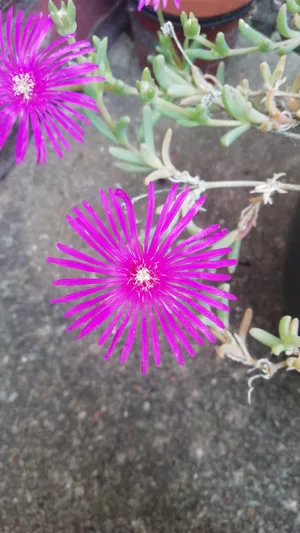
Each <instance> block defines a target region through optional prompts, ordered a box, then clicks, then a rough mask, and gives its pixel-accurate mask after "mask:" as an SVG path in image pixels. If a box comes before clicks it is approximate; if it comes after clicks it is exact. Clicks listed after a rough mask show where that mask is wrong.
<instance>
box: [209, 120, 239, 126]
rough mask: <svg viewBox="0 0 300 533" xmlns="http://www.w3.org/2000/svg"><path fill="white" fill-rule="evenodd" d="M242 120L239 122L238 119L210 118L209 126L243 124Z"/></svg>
mask: <svg viewBox="0 0 300 533" xmlns="http://www.w3.org/2000/svg"><path fill="white" fill-rule="evenodd" d="M241 124H242V123H241V122H239V121H238V120H222V119H217V118H209V120H208V122H207V126H212V127H217V128H218V127H221V128H223V127H225V128H227V127H229V128H230V127H236V126H241Z"/></svg>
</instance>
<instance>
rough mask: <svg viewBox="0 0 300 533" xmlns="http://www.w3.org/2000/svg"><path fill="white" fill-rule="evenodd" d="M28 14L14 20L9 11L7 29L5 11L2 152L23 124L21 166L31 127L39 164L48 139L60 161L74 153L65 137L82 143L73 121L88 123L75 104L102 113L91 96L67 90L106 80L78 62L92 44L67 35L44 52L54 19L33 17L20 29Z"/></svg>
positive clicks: (0, 52) (0, 71) (0, 35)
mask: <svg viewBox="0 0 300 533" xmlns="http://www.w3.org/2000/svg"><path fill="white" fill-rule="evenodd" d="M23 15H24V14H23V12H22V11H19V13H18V14H17V16H16V19H15V22H13V9H12V8H10V9H9V10H8V13H7V18H6V23H5V28H4V30H3V29H2V28H3V23H2V14H1V12H0V150H1V149H2V148H3V146H4V143H5V142H6V140H7V138H8V136H9V134H10V132H11V130H12V128H13V126H14V125H15V124H17V123H18V134H17V140H16V153H15V159H16V163H17V164H18V163H21V162H22V161H23V159H24V157H25V155H26V152H27V147H28V137H29V131H30V129H31V130H32V133H33V139H34V144H35V148H36V159H37V163H40V162H42V163H45V162H46V155H47V154H46V144H45V137H47V138H48V140H49V141H50V144H51V145H52V147H53V148H54V150H55V152H56V153H57V155H58V156H59V157H62V156H63V149H65V150H69V143H68V141H67V139H66V133H68V134H69V135H71V137H73V138H74V139H75V140H76V141H78V142H83V135H84V132H83V129H82V128H81V127H80V126H79V125H78V123H77V121H76V120H74V118H75V119H80V120H82V121H83V122H85V123H89V121H88V120H87V118H86V117H85V116H84V115H83V114H82V113H81V112H79V111H78V110H77V109H76V108H74V105H75V107H76V106H81V107H83V108H88V109H92V110H94V111H97V106H96V104H95V101H94V100H93V99H92V98H91V97H89V96H86V95H83V94H77V93H75V92H71V91H68V90H64V87H66V86H70V85H73V84H76V85H81V84H86V83H91V82H95V81H97V82H99V81H101V80H102V81H103V79H102V78H100V77H99V76H93V77H92V76H87V75H88V74H90V73H91V72H93V71H95V69H96V68H97V65H94V64H92V63H90V62H86V61H83V62H80V63H76V61H75V60H76V59H77V58H78V57H81V56H83V55H84V54H87V53H89V52H91V51H93V47H92V46H91V45H90V43H89V42H88V41H78V42H74V44H68V37H62V38H59V39H58V40H56V41H55V42H53V43H52V44H51V45H49V46H47V47H46V48H43V43H44V41H45V39H46V37H47V36H48V35H49V31H50V30H51V29H52V27H53V22H52V21H51V19H50V17H49V16H43V15H42V13H34V14H32V15H31V16H30V17H29V18H28V20H27V22H26V24H25V26H24V29H21V26H22V20H23ZM69 38H70V36H69ZM71 62H72V63H71ZM72 115H73V116H72Z"/></svg>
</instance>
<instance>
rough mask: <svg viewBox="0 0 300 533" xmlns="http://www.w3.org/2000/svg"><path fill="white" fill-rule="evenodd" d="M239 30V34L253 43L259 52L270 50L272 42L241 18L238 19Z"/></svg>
mask: <svg viewBox="0 0 300 533" xmlns="http://www.w3.org/2000/svg"><path fill="white" fill-rule="evenodd" d="M239 30H240V32H241V34H242V35H243V36H244V37H246V39H248V41H250V42H251V43H253V44H255V45H256V46H257V47H258V48H259V49H260V51H261V52H268V51H269V50H272V49H273V47H274V44H273V43H272V41H270V40H269V39H268V38H267V37H264V36H263V35H262V34H261V33H260V32H259V31H257V30H255V29H254V28H252V27H251V26H249V24H247V22H245V21H244V20H243V19H240V20H239Z"/></svg>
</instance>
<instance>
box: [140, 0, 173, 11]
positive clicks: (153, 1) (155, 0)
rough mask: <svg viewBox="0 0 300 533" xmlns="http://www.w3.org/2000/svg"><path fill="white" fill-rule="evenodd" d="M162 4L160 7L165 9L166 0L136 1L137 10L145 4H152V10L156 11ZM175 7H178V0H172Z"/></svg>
mask: <svg viewBox="0 0 300 533" xmlns="http://www.w3.org/2000/svg"><path fill="white" fill-rule="evenodd" d="M160 4H162V8H163V9H165V8H166V7H167V5H168V0H162V1H161V0H140V1H139V3H138V10H139V11H140V10H141V9H143V7H145V6H152V7H153V9H154V11H157V10H158V8H160ZM174 4H175V7H177V9H179V8H180V0H174Z"/></svg>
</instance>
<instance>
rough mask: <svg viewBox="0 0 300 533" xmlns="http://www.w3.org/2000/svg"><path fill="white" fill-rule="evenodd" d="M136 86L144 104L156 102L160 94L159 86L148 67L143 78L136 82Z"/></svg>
mask: <svg viewBox="0 0 300 533" xmlns="http://www.w3.org/2000/svg"><path fill="white" fill-rule="evenodd" d="M136 88H137V91H138V93H139V97H140V99H141V100H142V102H143V103H144V104H151V103H153V102H155V100H156V98H157V94H158V88H157V87H156V85H155V82H154V80H153V79H152V77H151V73H150V70H149V69H148V67H146V68H145V69H144V70H143V73H142V80H141V81H137V82H136Z"/></svg>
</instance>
